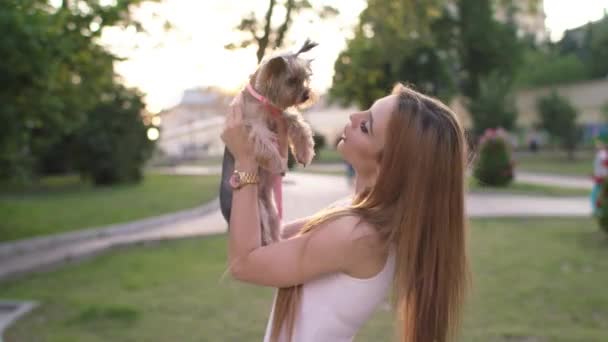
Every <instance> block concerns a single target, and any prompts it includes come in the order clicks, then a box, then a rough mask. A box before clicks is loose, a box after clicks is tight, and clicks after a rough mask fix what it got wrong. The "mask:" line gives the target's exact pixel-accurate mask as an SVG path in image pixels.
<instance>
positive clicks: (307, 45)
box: [295, 38, 319, 56]
mask: <svg viewBox="0 0 608 342" xmlns="http://www.w3.org/2000/svg"><path fill="white" fill-rule="evenodd" d="M317 45H319V44H317V43H315V42H313V41H311V40H310V39H308V38H306V41H305V42H304V44H303V45H302V47H301V48H300V50H298V52H296V53H295V55H296V56H297V55H299V54H301V53H303V52H307V51H310V50H311V49H312V48H314V47H315V46H317Z"/></svg>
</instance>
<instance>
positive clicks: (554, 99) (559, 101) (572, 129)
mask: <svg viewBox="0 0 608 342" xmlns="http://www.w3.org/2000/svg"><path fill="white" fill-rule="evenodd" d="M537 108H538V113H539V115H540V122H539V126H540V127H542V128H544V129H545V130H546V131H547V132H548V133H549V134H550V135H551V136H552V137H553V138H555V139H556V140H557V141H559V143H560V145H561V146H562V147H563V148H564V149H565V150H566V151H567V152H568V157H569V158H570V159H574V150H575V148H576V145H577V144H578V142H579V141H580V138H581V130H580V128H579V127H577V125H576V119H577V116H578V113H577V111H576V108H574V106H573V105H572V104H571V103H570V101H568V99H567V98H565V97H563V96H560V95H559V94H558V93H557V92H556V91H552V92H551V93H550V94H549V95H547V96H544V97H542V98H540V99H539V100H538V102H537Z"/></svg>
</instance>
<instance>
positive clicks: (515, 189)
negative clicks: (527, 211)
mask: <svg viewBox="0 0 608 342" xmlns="http://www.w3.org/2000/svg"><path fill="white" fill-rule="evenodd" d="M469 192H472V193H484V192H492V193H505V194H518V195H537V196H588V195H589V194H590V193H591V190H588V189H578V188H565V187H558V186H551V185H542V184H534V183H526V182H513V183H511V184H509V186H507V187H504V188H502V187H482V186H480V185H479V183H478V182H476V181H475V180H474V179H472V178H469Z"/></svg>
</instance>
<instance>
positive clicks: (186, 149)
mask: <svg viewBox="0 0 608 342" xmlns="http://www.w3.org/2000/svg"><path fill="white" fill-rule="evenodd" d="M231 100H232V95H230V94H226V93H224V92H222V91H220V90H218V89H215V88H195V89H188V90H186V91H185V92H184V94H183V96H182V99H181V101H180V103H179V104H178V105H176V106H175V107H173V108H170V109H167V110H164V111H162V112H161V113H159V116H160V118H161V126H160V130H161V133H160V139H159V141H158V146H159V148H160V150H161V154H163V155H164V156H166V157H169V158H172V159H175V160H193V159H203V158H206V157H209V156H217V155H221V154H222V153H223V151H224V144H223V142H222V141H221V139H220V133H221V130H222V127H223V125H224V117H225V113H226V111H227V110H228V105H229V103H230V101H231Z"/></svg>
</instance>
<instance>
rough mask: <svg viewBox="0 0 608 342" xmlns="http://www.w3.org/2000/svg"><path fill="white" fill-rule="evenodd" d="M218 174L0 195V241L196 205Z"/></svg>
mask: <svg viewBox="0 0 608 342" xmlns="http://www.w3.org/2000/svg"><path fill="white" fill-rule="evenodd" d="M218 182H219V176H215V175H214V176H174V175H160V174H152V173H149V174H146V177H145V179H144V181H143V182H142V183H140V184H135V185H118V186H112V187H101V188H97V187H94V186H92V185H91V184H88V183H83V182H81V181H80V179H79V178H78V177H77V176H62V177H48V178H44V179H43V180H42V181H41V182H40V184H37V185H35V186H30V187H28V188H23V187H18V186H10V187H3V190H2V192H0V217H2V220H0V241H9V240H16V239H22V238H28V237H33V236H40V235H47V234H54V233H61V232H66V231H72V230H77V229H83V228H90V227H95V226H102V225H108V224H112V223H119V222H127V221H131V220H136V219H141V218H145V217H151V216H156V215H161V214H166V213H170V212H174V211H178V210H182V209H188V208H193V207H196V206H197V205H200V204H203V203H205V202H208V201H209V200H211V199H213V198H215V197H216V196H217V191H218V184H219V183H218Z"/></svg>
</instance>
